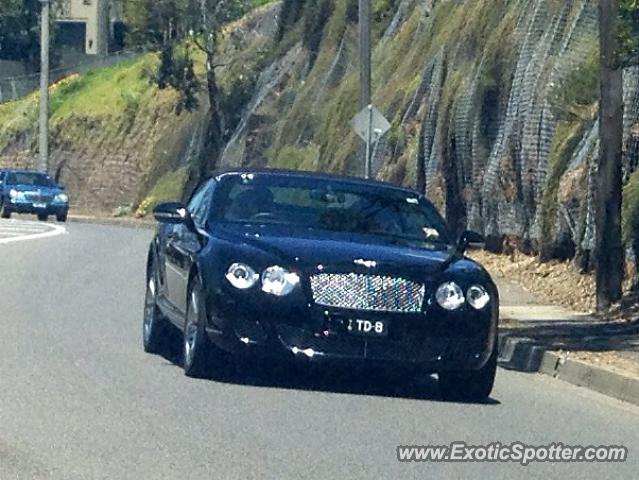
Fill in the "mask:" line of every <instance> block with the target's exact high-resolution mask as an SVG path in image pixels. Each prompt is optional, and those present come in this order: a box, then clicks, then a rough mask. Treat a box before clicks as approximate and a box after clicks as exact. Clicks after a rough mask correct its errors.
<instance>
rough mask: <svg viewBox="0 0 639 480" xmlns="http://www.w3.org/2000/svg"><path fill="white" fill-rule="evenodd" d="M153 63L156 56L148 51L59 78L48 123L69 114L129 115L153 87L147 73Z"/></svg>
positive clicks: (109, 116)
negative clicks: (142, 55)
mask: <svg viewBox="0 0 639 480" xmlns="http://www.w3.org/2000/svg"><path fill="white" fill-rule="evenodd" d="M157 63H158V60H157V56H156V55H154V54H148V55H146V56H145V57H143V58H142V59H141V60H138V61H132V62H125V63H121V64H118V65H115V66H113V67H109V68H104V69H99V70H92V71H89V72H87V73H85V74H83V75H80V76H73V77H71V78H70V79H67V80H66V81H63V82H62V83H61V84H60V85H59V86H56V87H54V88H53V91H52V94H51V122H52V125H53V126H56V125H58V124H60V122H63V121H64V120H65V119H67V118H69V117H70V116H72V115H74V116H78V117H81V116H88V117H91V118H113V117H120V116H122V115H127V116H131V115H132V114H134V113H135V112H134V111H132V110H137V107H138V106H139V105H140V103H141V102H142V100H143V98H144V97H145V95H147V94H152V93H153V91H154V90H155V89H153V88H152V85H151V81H150V80H151V78H150V74H151V72H152V71H153V70H154V69H155V68H156V65H157ZM147 100H148V98H147Z"/></svg>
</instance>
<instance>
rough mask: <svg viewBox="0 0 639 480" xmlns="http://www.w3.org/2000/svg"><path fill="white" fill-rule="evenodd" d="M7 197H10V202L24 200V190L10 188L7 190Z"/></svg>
mask: <svg viewBox="0 0 639 480" xmlns="http://www.w3.org/2000/svg"><path fill="white" fill-rule="evenodd" d="M9 198H11V201H12V202H22V201H24V200H25V196H24V192H19V191H18V190H16V189H14V188H12V189H11V190H10V191H9Z"/></svg>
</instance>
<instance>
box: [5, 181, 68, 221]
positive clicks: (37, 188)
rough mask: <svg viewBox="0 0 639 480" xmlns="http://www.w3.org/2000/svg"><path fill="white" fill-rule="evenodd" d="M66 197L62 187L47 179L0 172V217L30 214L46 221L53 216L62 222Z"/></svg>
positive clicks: (66, 205) (66, 206) (64, 218)
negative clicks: (13, 214)
mask: <svg viewBox="0 0 639 480" xmlns="http://www.w3.org/2000/svg"><path fill="white" fill-rule="evenodd" d="M68 212H69V197H68V196H67V194H66V193H64V187H62V186H60V185H58V184H57V183H56V182H55V181H53V179H52V178H51V177H49V175H47V174H46V173H42V172H35V171H28V170H3V171H2V172H0V216H2V218H10V217H11V214H12V213H31V214H34V215H37V216H38V219H39V220H41V221H46V220H47V218H49V215H55V217H56V219H57V220H58V222H66V220H67V214H68Z"/></svg>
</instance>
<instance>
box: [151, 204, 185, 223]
mask: <svg viewBox="0 0 639 480" xmlns="http://www.w3.org/2000/svg"><path fill="white" fill-rule="evenodd" d="M153 216H154V217H155V219H156V220H157V221H158V222H160V223H170V224H172V225H179V224H183V225H186V226H187V227H188V228H194V225H195V224H194V223H193V219H192V218H191V213H190V212H189V209H188V208H187V207H186V205H184V204H183V203H181V202H163V203H158V204H157V205H156V206H155V208H154V209H153Z"/></svg>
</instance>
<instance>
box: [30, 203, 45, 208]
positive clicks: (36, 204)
mask: <svg viewBox="0 0 639 480" xmlns="http://www.w3.org/2000/svg"><path fill="white" fill-rule="evenodd" d="M33 208H47V204H46V203H34V204H33Z"/></svg>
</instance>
